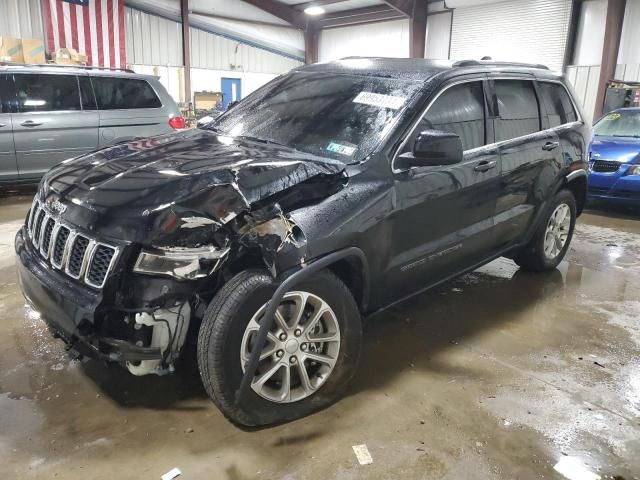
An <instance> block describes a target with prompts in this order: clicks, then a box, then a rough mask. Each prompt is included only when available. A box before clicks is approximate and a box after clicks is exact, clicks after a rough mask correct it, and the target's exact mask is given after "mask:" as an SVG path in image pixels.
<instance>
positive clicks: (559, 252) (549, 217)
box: [513, 190, 576, 272]
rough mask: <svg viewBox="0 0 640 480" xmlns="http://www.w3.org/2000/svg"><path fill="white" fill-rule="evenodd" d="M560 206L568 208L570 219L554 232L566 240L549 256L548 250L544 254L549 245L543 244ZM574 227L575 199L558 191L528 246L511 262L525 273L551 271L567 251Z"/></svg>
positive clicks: (551, 234)
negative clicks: (563, 236)
mask: <svg viewBox="0 0 640 480" xmlns="http://www.w3.org/2000/svg"><path fill="white" fill-rule="evenodd" d="M562 206H565V208H566V207H568V209H569V210H568V213H569V214H570V215H571V218H570V219H569V221H568V225H565V227H564V228H562V227H559V228H560V230H556V231H559V232H563V233H564V234H566V240H565V242H564V244H563V245H562V248H558V247H555V248H554V250H552V251H551V254H549V250H547V252H545V245H547V246H548V245H549V244H548V243H545V239H546V238H550V237H548V236H547V229H548V228H554V227H553V226H552V225H551V224H552V221H555V217H554V214H555V213H556V212H558V211H559V210H558V209H560V208H562ZM575 225H576V199H575V198H574V196H573V194H572V193H571V192H570V191H569V190H560V191H559V192H558V193H557V194H556V196H555V197H554V198H553V201H552V202H551V203H550V205H549V208H548V209H547V213H546V215H545V216H544V219H543V220H542V221H541V222H540V226H539V227H538V229H537V230H536V232H535V233H534V235H533V238H532V239H531V241H530V242H529V244H528V245H527V246H526V247H524V248H523V249H522V250H521V251H520V252H518V254H517V255H516V256H515V257H514V259H513V260H514V261H515V262H516V263H517V264H518V265H519V266H520V268H521V269H523V270H526V271H530V272H545V271H549V270H553V269H554V268H556V267H557V266H558V264H559V263H560V262H561V261H562V259H563V258H564V256H565V254H566V253H567V250H568V249H569V244H570V243H571V239H572V238H573V231H574V228H575ZM550 236H553V232H551V233H550Z"/></svg>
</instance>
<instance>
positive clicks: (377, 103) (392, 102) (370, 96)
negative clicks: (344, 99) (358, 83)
mask: <svg viewBox="0 0 640 480" xmlns="http://www.w3.org/2000/svg"><path fill="white" fill-rule="evenodd" d="M405 100H406V98H405V97H395V96H393V95H382V94H380V93H373V92H360V93H359V94H358V95H357V96H356V98H354V99H353V102H354V103H364V104H365V105H373V106H374V107H381V108H390V109H391V110H398V109H399V108H400V107H401V106H402V105H404V102H405Z"/></svg>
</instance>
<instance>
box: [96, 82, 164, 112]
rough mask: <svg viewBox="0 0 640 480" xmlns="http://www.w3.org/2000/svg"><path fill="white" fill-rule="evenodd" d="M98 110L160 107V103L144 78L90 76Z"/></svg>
mask: <svg viewBox="0 0 640 480" xmlns="http://www.w3.org/2000/svg"><path fill="white" fill-rule="evenodd" d="M91 82H92V83H93V88H94V90H95V92H96V99H97V101H98V107H99V108H100V110H123V109H136V108H160V107H162V103H161V102H160V99H159V98H158V96H157V95H156V92H155V91H154V90H153V88H151V85H149V83H147V81H145V80H140V79H135V78H122V77H92V78H91Z"/></svg>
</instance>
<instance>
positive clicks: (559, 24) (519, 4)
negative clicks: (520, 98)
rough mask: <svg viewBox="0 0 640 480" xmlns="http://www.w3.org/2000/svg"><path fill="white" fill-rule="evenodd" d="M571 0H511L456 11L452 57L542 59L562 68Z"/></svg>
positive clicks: (540, 60) (512, 59)
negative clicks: (487, 56)
mask: <svg viewBox="0 0 640 480" xmlns="http://www.w3.org/2000/svg"><path fill="white" fill-rule="evenodd" d="M570 16H571V0H511V1H507V2H500V3H495V4H490V5H481V6H477V7H468V8H458V9H456V10H454V12H453V26H452V35H451V58H452V59H456V60H463V59H480V58H482V57H483V56H485V55H489V56H491V57H492V58H493V59H494V60H508V61H520V62H531V63H542V64H545V65H547V66H549V68H551V69H552V70H556V71H561V70H562V64H563V60H564V52H565V46H566V45H565V44H566V40H567V32H568V29H569V20H570Z"/></svg>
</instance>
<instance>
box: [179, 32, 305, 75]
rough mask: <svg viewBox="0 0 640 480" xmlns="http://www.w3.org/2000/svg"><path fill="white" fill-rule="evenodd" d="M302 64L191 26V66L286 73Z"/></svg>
mask: <svg viewBox="0 0 640 480" xmlns="http://www.w3.org/2000/svg"><path fill="white" fill-rule="evenodd" d="M301 64H302V63H301V62H299V61H297V60H293V59H291V58H288V57H284V56H282V55H277V54H275V53H272V52H269V51H267V50H262V49H261V48H256V47H252V46H251V45H247V44H245V43H241V42H238V41H235V40H230V39H228V38H225V37H223V36H220V35H215V34H213V33H209V32H205V31H204V30H200V29H197V28H193V27H192V28H191V66H192V67H193V68H208V69H213V70H231V71H233V70H240V71H247V72H256V73H282V72H287V71H289V70H291V69H292V68H295V67H297V66H299V65H301Z"/></svg>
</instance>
